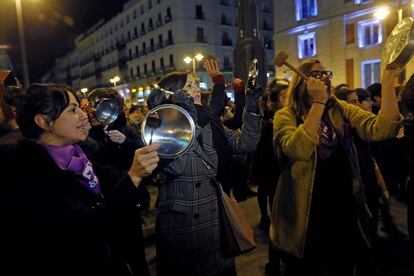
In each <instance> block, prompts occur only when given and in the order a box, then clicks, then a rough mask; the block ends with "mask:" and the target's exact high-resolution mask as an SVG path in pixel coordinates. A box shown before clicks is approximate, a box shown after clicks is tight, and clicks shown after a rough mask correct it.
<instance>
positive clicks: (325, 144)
mask: <svg viewBox="0 0 414 276" xmlns="http://www.w3.org/2000/svg"><path fill="white" fill-rule="evenodd" d="M336 145H337V137H336V132H335V129H334V127H333V125H332V123H331V121H330V120H329V117H328V116H327V115H325V116H323V117H322V120H321V125H320V128H319V145H318V156H319V158H321V159H322V160H325V159H327V158H328V157H329V156H331V154H332V153H333V152H334V151H335V150H336Z"/></svg>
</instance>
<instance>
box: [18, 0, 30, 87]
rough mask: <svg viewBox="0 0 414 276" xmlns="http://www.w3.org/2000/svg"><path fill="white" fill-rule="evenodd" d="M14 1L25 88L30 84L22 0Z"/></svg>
mask: <svg viewBox="0 0 414 276" xmlns="http://www.w3.org/2000/svg"><path fill="white" fill-rule="evenodd" d="M15 2H16V14H17V26H18V29H19V40H20V54H21V56H22V69H23V85H24V87H25V88H27V87H29V85H30V79H29V68H28V66H27V55H26V43H25V40H24V27H23V15H22V1H21V0H15Z"/></svg>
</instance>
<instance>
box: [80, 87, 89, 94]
mask: <svg viewBox="0 0 414 276" xmlns="http://www.w3.org/2000/svg"><path fill="white" fill-rule="evenodd" d="M80 91H81V92H82V93H83V94H85V93H86V92H88V88H86V87H84V88H82V89H81V90H80Z"/></svg>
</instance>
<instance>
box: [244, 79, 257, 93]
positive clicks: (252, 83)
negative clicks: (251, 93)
mask: <svg viewBox="0 0 414 276" xmlns="http://www.w3.org/2000/svg"><path fill="white" fill-rule="evenodd" d="M256 84H257V77H255V76H251V77H249V78H248V79H247V84H246V85H247V87H246V88H247V89H248V90H255V89H256Z"/></svg>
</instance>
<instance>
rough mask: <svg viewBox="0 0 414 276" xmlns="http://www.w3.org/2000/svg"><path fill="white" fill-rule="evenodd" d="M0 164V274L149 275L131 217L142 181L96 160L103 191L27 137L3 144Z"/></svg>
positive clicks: (137, 226) (135, 222)
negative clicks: (87, 185)
mask: <svg viewBox="0 0 414 276" xmlns="http://www.w3.org/2000/svg"><path fill="white" fill-rule="evenodd" d="M0 168H1V170H2V172H1V177H2V181H1V183H2V190H3V193H2V196H1V197H2V198H1V199H0V202H1V205H2V206H1V212H2V213H3V214H2V215H1V217H2V227H3V230H5V234H4V235H3V236H2V237H3V238H4V239H3V240H2V242H1V246H0V248H1V249H0V250H1V251H2V254H1V255H2V256H3V257H2V259H1V262H4V264H1V265H0V274H1V275H88V276H90V275H148V268H147V266H146V262H145V254H144V247H143V241H142V229H141V225H140V223H139V221H138V220H136V219H131V218H132V217H133V216H136V214H137V208H136V206H137V204H140V201H141V195H142V194H143V187H142V186H139V188H136V187H135V186H134V185H133V183H132V182H131V180H130V178H129V177H128V175H127V174H126V173H125V172H120V171H118V170H115V169H111V168H108V167H105V168H104V167H99V166H95V165H94V170H95V173H96V175H97V176H98V178H99V180H100V185H101V190H102V192H103V194H104V198H102V197H100V196H98V195H96V194H94V193H92V192H90V191H89V190H88V189H87V188H85V187H84V186H83V185H82V184H81V183H80V181H79V178H78V177H79V176H77V175H75V174H74V173H72V172H68V171H63V170H61V169H59V168H58V167H57V165H56V164H55V162H54V161H53V159H52V158H51V157H50V156H49V154H48V152H47V151H46V150H45V149H44V148H43V147H41V146H40V145H37V144H36V143H34V142H30V141H26V140H25V141H22V142H21V143H19V144H18V145H17V146H14V147H2V148H0ZM3 270H6V271H3ZM3 272H4V273H3Z"/></svg>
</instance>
